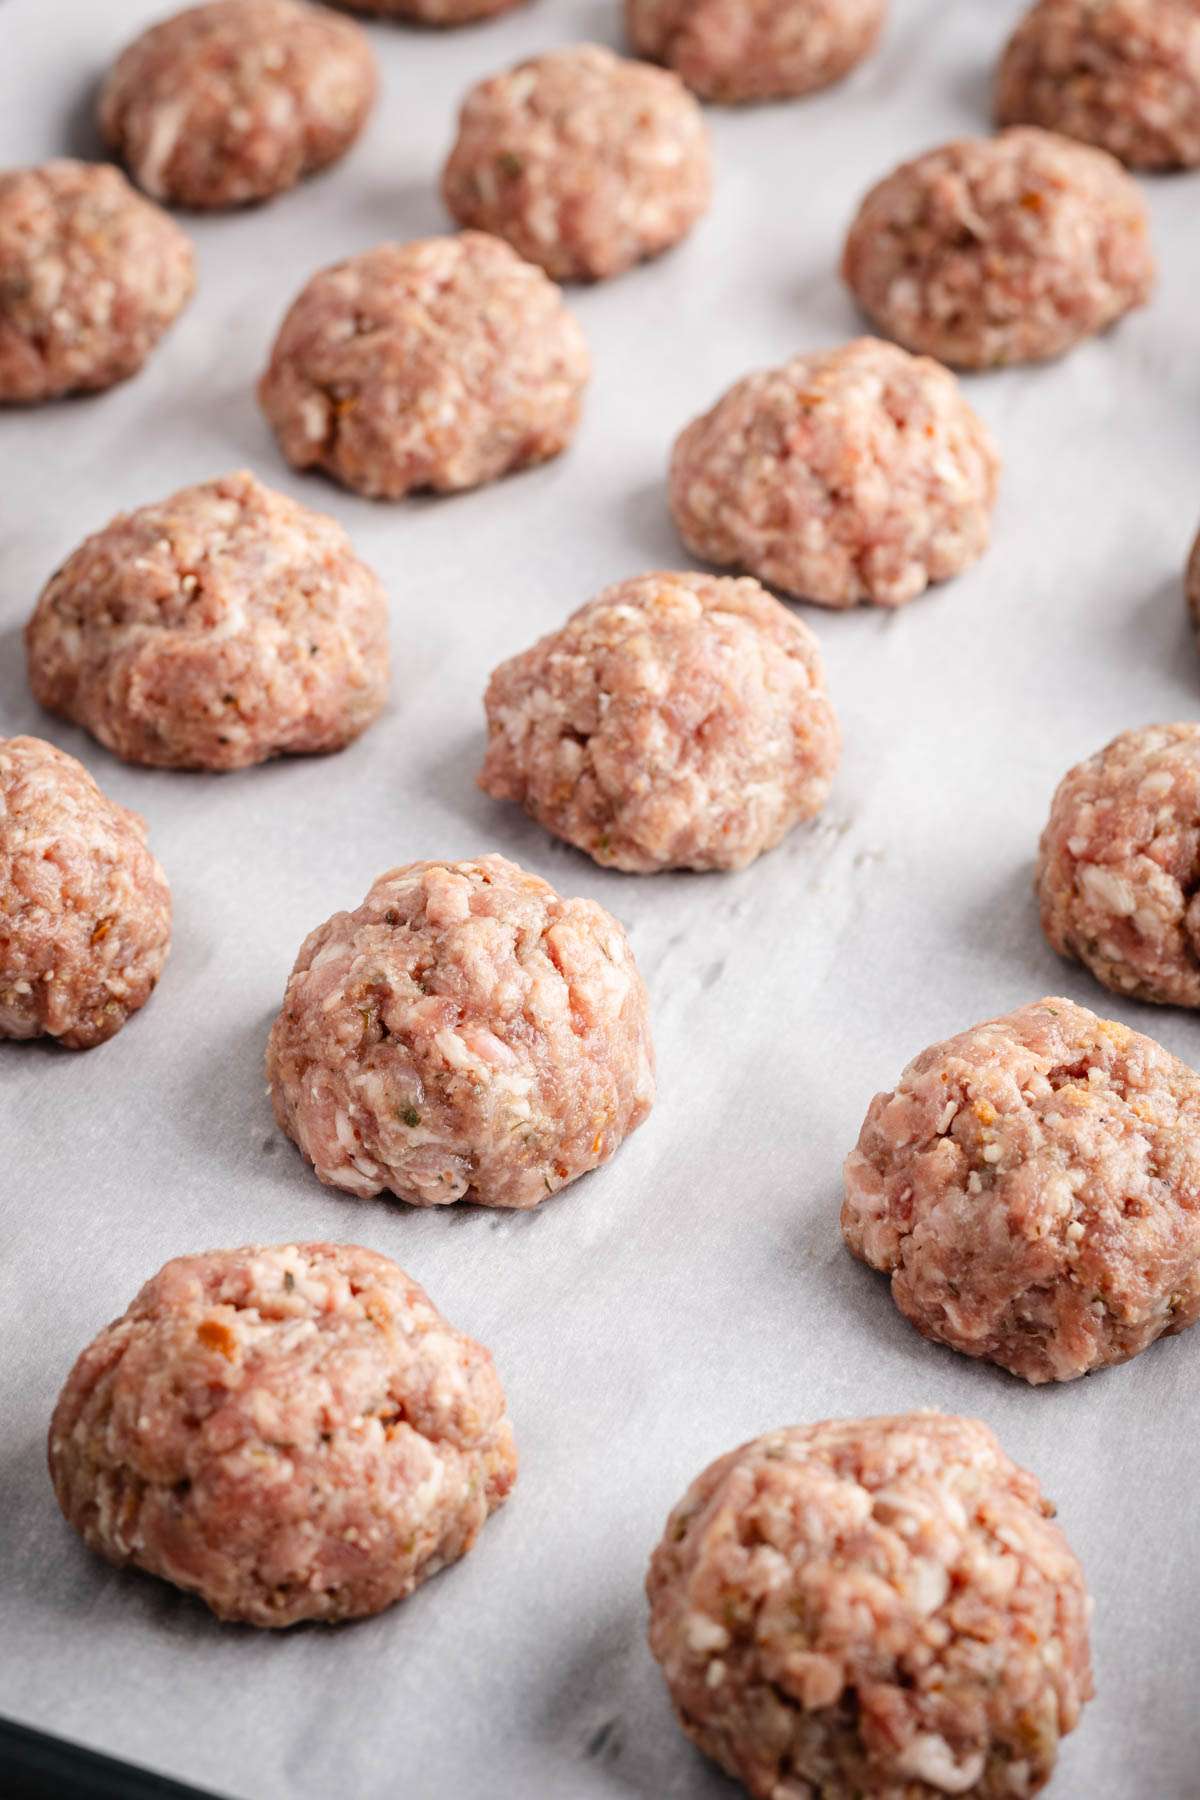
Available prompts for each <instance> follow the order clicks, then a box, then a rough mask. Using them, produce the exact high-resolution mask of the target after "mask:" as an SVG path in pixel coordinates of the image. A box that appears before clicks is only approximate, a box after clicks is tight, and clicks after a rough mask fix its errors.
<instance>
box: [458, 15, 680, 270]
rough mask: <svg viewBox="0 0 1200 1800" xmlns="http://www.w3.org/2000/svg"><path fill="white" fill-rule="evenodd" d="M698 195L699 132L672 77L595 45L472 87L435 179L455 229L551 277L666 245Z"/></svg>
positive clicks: (625, 262)
mask: <svg viewBox="0 0 1200 1800" xmlns="http://www.w3.org/2000/svg"><path fill="white" fill-rule="evenodd" d="M711 189H712V171H711V165H710V156H709V147H708V131H707V129H706V127H705V124H704V119H703V116H702V115H701V112H700V108H699V106H698V105H697V104H696V101H695V100H694V99H693V98H692V96H691V95H690V94H689V93H688V92H687V90H686V88H685V87H684V86H683V84H682V82H680V81H679V80H678V78H677V77H676V76H674V75H672V74H670V73H668V72H667V71H666V70H664V69H655V68H652V67H650V65H649V64H648V63H640V62H632V61H631V60H630V59H629V58H628V57H622V56H614V55H613V53H612V51H611V50H605V49H602V48H600V47H599V46H598V45H596V44H581V45H577V46H575V47H573V48H571V49H567V50H552V51H549V52H548V53H547V54H546V55H544V56H538V57H535V58H534V59H533V60H532V61H530V62H523V63H519V64H518V65H517V67H516V68H515V69H511V70H508V71H506V72H505V73H504V74H502V75H495V76H493V77H492V78H491V79H490V80H488V81H482V82H480V83H479V84H478V85H477V86H476V87H474V88H472V89H471V92H470V93H469V94H468V95H467V98H466V100H465V101H464V102H463V106H462V112H461V114H460V118H459V128H458V138H457V141H456V143H455V145H454V148H453V150H452V151H451V153H450V159H449V161H448V162H447V164H446V167H445V170H444V172H443V175H442V193H443V196H444V198H445V201H446V205H447V206H448V207H449V209H450V211H451V212H452V213H453V215H454V217H455V218H456V219H457V220H458V222H459V224H460V225H469V226H473V227H475V228H476V229H477V230H480V231H491V232H494V233H495V234H496V236H497V237H502V238H505V239H506V240H507V241H508V242H509V243H510V244H511V245H512V246H513V248H514V249H515V250H517V251H519V253H520V254H521V255H522V256H524V257H526V258H527V259H528V260H529V261H530V262H534V263H537V264H539V265H540V267H542V268H543V269H545V270H546V272H547V274H549V275H552V276H553V277H554V278H555V280H557V281H599V280H602V279H604V278H605V277H607V276H610V275H618V274H620V273H621V272H622V271H623V270H625V269H629V268H631V267H632V266H633V264H634V263H636V262H640V261H641V260H642V259H643V258H644V257H649V256H656V255H657V254H658V253H659V252H660V251H662V250H666V249H668V248H669V247H670V246H671V245H672V244H675V243H677V242H678V241H679V239H680V238H682V237H684V236H685V235H686V233H687V232H688V231H690V230H691V228H692V226H693V225H694V224H695V222H696V220H697V219H698V218H699V217H700V215H701V214H702V213H704V212H705V211H706V210H707V208H708V203H709V198H710V194H711Z"/></svg>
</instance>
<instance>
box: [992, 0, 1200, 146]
mask: <svg viewBox="0 0 1200 1800" xmlns="http://www.w3.org/2000/svg"><path fill="white" fill-rule="evenodd" d="M996 112H997V117H998V118H999V120H1000V122H1001V124H1004V125H1018V124H1019V125H1044V126H1045V127H1046V128H1047V129H1048V130H1050V131H1061V132H1063V133H1065V135H1066V136H1067V137H1073V138H1082V139H1083V141H1084V142H1085V143H1088V144H1098V145H1100V147H1101V148H1102V149H1104V150H1109V151H1111V152H1112V154H1113V155H1114V156H1117V157H1120V159H1121V161H1122V162H1123V163H1128V164H1129V165H1130V166H1131V167H1132V168H1144V169H1172V168H1184V167H1190V166H1193V165H1195V164H1197V163H1200V8H1197V6H1196V0H1040V3H1039V4H1038V5H1036V6H1034V7H1032V8H1031V9H1030V11H1029V12H1028V13H1027V14H1026V15H1025V17H1024V19H1023V20H1022V21H1021V23H1020V24H1019V25H1018V27H1017V29H1016V31H1015V32H1014V34H1013V36H1012V38H1011V40H1010V42H1009V44H1008V47H1007V49H1006V50H1005V53H1004V57H1003V60H1002V62H1001V64H1000V78H999V82H998V85H997V90H996Z"/></svg>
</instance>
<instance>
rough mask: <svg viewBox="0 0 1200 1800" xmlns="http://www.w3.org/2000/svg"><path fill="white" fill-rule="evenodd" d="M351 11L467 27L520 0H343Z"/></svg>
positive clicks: (420, 23)
mask: <svg viewBox="0 0 1200 1800" xmlns="http://www.w3.org/2000/svg"><path fill="white" fill-rule="evenodd" d="M342 4H343V5H344V6H348V7H349V9H350V11H351V12H360V13H369V14H370V15H371V16H372V17H373V18H378V19H412V20H415V21H416V23H417V24H418V25H470V24H473V23H474V21H475V20H476V19H491V18H494V17H495V16H496V15H497V14H498V13H503V12H510V11H511V10H512V8H513V7H514V6H519V5H521V4H522V0H342Z"/></svg>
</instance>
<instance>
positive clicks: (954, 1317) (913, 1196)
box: [842, 999, 1200, 1383]
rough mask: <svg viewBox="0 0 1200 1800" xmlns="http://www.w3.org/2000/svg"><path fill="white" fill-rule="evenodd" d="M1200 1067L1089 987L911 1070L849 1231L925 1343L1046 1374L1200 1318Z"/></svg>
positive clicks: (1121, 1356) (863, 1156)
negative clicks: (1095, 1008)
mask: <svg viewBox="0 0 1200 1800" xmlns="http://www.w3.org/2000/svg"><path fill="white" fill-rule="evenodd" d="M1197 1192H1200V1076H1197V1075H1195V1074H1194V1073H1193V1071H1192V1070H1191V1069H1189V1068H1187V1067H1186V1066H1185V1065H1184V1064H1183V1063H1181V1062H1178V1061H1177V1060H1176V1059H1175V1057H1173V1056H1171V1055H1169V1054H1168V1052H1167V1051H1166V1050H1164V1049H1162V1047H1161V1046H1160V1045H1158V1044H1156V1043H1153V1042H1152V1041H1151V1039H1150V1038H1146V1037H1142V1036H1140V1035H1139V1033H1137V1032H1136V1031H1130V1030H1129V1029H1128V1028H1127V1027H1126V1026H1124V1025H1116V1024H1113V1023H1112V1022H1111V1021H1110V1020H1107V1019H1098V1018H1097V1017H1096V1015H1095V1013H1090V1012H1088V1010H1087V1009H1086V1007H1082V1006H1075V1005H1073V1004H1072V1002H1071V1001H1070V1000H1056V999H1050V1000H1040V1001H1038V1002H1037V1003H1036V1004H1035V1005H1033V1006H1024V1007H1022V1008H1021V1009H1020V1010H1019V1011H1018V1012H1015V1013H1009V1014H1008V1015H1007V1016H1006V1017H1005V1018H1001V1019H991V1020H989V1021H988V1022H987V1023H986V1024H984V1025H977V1026H976V1027H975V1028H974V1030H972V1031H964V1032H962V1033H961V1034H960V1035H959V1036H958V1037H955V1038H951V1039H950V1040H949V1041H948V1042H947V1043H944V1044H934V1045H933V1047H932V1048H931V1049H929V1050H926V1051H924V1052H923V1053H922V1054H921V1055H920V1056H918V1057H917V1059H916V1061H915V1062H912V1063H910V1064H909V1066H908V1068H907V1069H905V1071H904V1073H903V1075H902V1076H901V1077H900V1082H899V1085H898V1086H897V1088H896V1089H895V1091H894V1092H893V1093H890V1094H879V1095H877V1096H876V1098H875V1099H874V1100H873V1101H872V1103H871V1109H870V1111H869V1112H868V1114H867V1118H866V1123H865V1124H864V1125H863V1128H862V1134H861V1136H860V1137H859V1140H858V1147H857V1149H856V1150H854V1151H853V1152H852V1153H851V1155H850V1157H849V1158H848V1159H847V1162H846V1198H845V1203H844V1205H843V1207H842V1231H843V1233H844V1234H845V1238H846V1242H847V1243H848V1244H849V1246H850V1248H851V1250H852V1251H853V1252H854V1254H855V1255H856V1256H858V1257H861V1258H862V1260H863V1261H864V1262H867V1263H870V1265H871V1267H872V1268H873V1269H882V1270H883V1271H884V1272H885V1274H888V1275H890V1276H891V1278H892V1297H893V1299H894V1300H895V1302H896V1305H897V1306H898V1307H899V1308H900V1311H901V1312H902V1313H903V1314H904V1315H905V1317H906V1318H907V1319H909V1320H911V1322H912V1323H913V1324H914V1325H915V1326H916V1327H917V1329H918V1331H921V1332H923V1333H924V1334H925V1336H926V1337H930V1338H936V1339H938V1340H940V1341H941V1342H942V1343H945V1344H949V1345H950V1346H951V1347H952V1348H953V1349H955V1350H961V1351H963V1352H964V1353H965V1354H966V1355H967V1356H982V1357H986V1358H987V1359H988V1360H989V1361H990V1362H995V1363H999V1364H1000V1366H1001V1368H1004V1369H1009V1370H1011V1372H1012V1373H1013V1374H1014V1375H1020V1376H1022V1377H1023V1378H1024V1380H1026V1381H1029V1382H1034V1383H1038V1382H1043V1381H1073V1380H1074V1379H1075V1377H1076V1376H1077V1375H1086V1374H1088V1372H1089V1371H1090V1370H1092V1369H1101V1368H1104V1367H1106V1366H1107V1365H1108V1364H1110V1363H1120V1362H1126V1361H1127V1360H1128V1359H1129V1358H1130V1357H1131V1356H1136V1355H1137V1354H1138V1353H1139V1351H1141V1350H1144V1349H1145V1348H1146V1346H1147V1345H1148V1344H1152V1343H1154V1341H1155V1339H1156V1338H1160V1337H1165V1336H1169V1335H1171V1334H1172V1333H1174V1332H1177V1331H1184V1330H1186V1328H1187V1327H1188V1326H1189V1325H1193V1324H1195V1322H1196V1319H1197V1317H1200V1212H1198V1211H1197V1208H1196V1195H1197Z"/></svg>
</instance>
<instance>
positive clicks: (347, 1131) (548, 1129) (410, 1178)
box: [267, 856, 654, 1208]
mask: <svg viewBox="0 0 1200 1800" xmlns="http://www.w3.org/2000/svg"><path fill="white" fill-rule="evenodd" d="M267 1075H268V1078H269V1080H270V1084H271V1092H272V1095H273V1098H274V1102H275V1114H276V1117H277V1118H278V1120H279V1123H280V1125H281V1126H282V1127H283V1129H284V1130H285V1131H286V1132H287V1133H288V1135H289V1137H291V1138H293V1139H294V1140H295V1142H296V1143H297V1144H298V1145H299V1146H300V1149H301V1150H302V1151H303V1153H304V1155H305V1156H306V1157H308V1159H309V1161H310V1162H312V1164H313V1165H314V1167H315V1169H316V1172H317V1174H318V1175H319V1177H320V1178H321V1180H322V1181H324V1182H327V1183H328V1184H329V1185H330V1186H331V1187H337V1188H344V1189H345V1190H346V1191H347V1192H349V1193H352V1194H362V1195H371V1194H378V1193H382V1192H383V1191H384V1190H385V1189H386V1190H390V1192H392V1193H393V1194H396V1195H397V1196H398V1197H399V1198H400V1199H401V1200H407V1201H409V1202H410V1203H411V1204H412V1205H414V1206H446V1205H449V1204H450V1203H451V1202H452V1201H455V1200H472V1201H476V1202H478V1203H479V1204H480V1205H483V1206H503V1207H518V1208H526V1207H531V1206H536V1205H537V1204H538V1202H539V1201H541V1200H544V1199H545V1198H546V1196H547V1195H548V1194H553V1193H556V1192H557V1191H558V1189H559V1188H561V1187H563V1186H565V1185H566V1183H567V1182H568V1181H574V1180H575V1178H576V1176H578V1175H584V1174H586V1173H587V1171H588V1170H589V1169H595V1168H598V1167H599V1166H600V1164H601V1163H604V1162H607V1161H608V1159H609V1157H610V1156H612V1155H613V1153H614V1152H615V1150H616V1149H617V1147H618V1145H619V1144H620V1143H621V1141H622V1140H623V1139H624V1138H626V1137H628V1135H629V1133H630V1132H631V1131H636V1129H637V1127H638V1126H639V1125H640V1124H641V1123H642V1121H643V1119H644V1118H645V1117H646V1115H647V1114H648V1112H649V1111H650V1107H651V1105H652V1104H653V1100H654V1053H653V1050H652V1048H651V1043H650V1024H649V1018H648V1004H647V999H646V990H645V988H644V987H643V985H642V980H641V977H640V976H639V974H638V972H637V967H636V965H635V963H634V960H633V953H632V951H631V950H630V948H629V944H628V942H627V941H626V938H625V933H624V932H623V931H622V929H621V927H620V926H619V925H618V923H617V921H616V920H615V919H614V918H613V917H612V916H611V915H610V914H609V913H607V912H605V910H604V908H603V907H601V906H597V905H596V904H595V902H594V901H591V900H562V899H560V898H559V896H558V895H557V894H556V893H555V891H554V889H553V888H552V887H549V886H548V885H547V883H546V882H544V881H539V880H538V878H537V876H536V875H527V874H525V873H524V871H523V870H521V869H519V868H517V867H516V866H515V864H513V863H510V862H506V861H505V860H504V858H503V857H501V856H484V857H481V858H480V859H479V860H478V861H477V862H461V863H444V862H429V863H412V864H410V865H409V866H408V867H407V868H403V869H392V870H391V871H389V873H388V874H386V875H381V876H380V878H379V880H378V881H377V882H376V883H375V885H374V886H373V887H372V889H371V891H370V893H369V894H368V895H367V897H366V899H365V900H364V902H363V904H362V905H361V906H360V907H359V908H358V909H357V911H355V912H352V913H336V914H335V915H334V917H333V918H332V919H330V920H329V921H328V923H326V924H324V925H322V926H320V927H318V929H317V930H316V931H314V932H313V933H312V934H311V935H310V936H309V937H308V938H307V940H306V941H305V943H304V944H303V946H302V947H301V950H300V955H299V957H298V958H297V960H296V966H295V968H294V970H293V971H292V976H291V979H290V981H289V982H288V987H287V993H286V995H285V997H284V1002H283V1009H282V1011H281V1012H280V1014H279V1017H278V1019H277V1020H276V1021H275V1025H274V1027H273V1029H272V1032H271V1039H270V1043H269V1045H268V1048H267Z"/></svg>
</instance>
